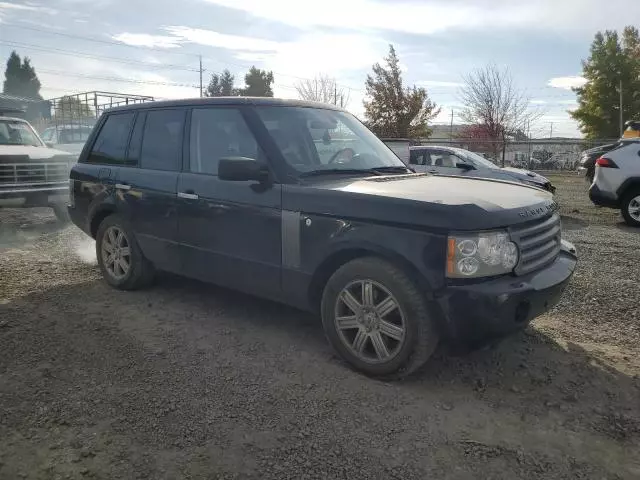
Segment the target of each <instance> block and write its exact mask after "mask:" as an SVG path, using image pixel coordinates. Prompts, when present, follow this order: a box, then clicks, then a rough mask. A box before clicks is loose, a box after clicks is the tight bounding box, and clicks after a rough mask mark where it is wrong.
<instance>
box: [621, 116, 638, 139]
mask: <svg viewBox="0 0 640 480" xmlns="http://www.w3.org/2000/svg"><path fill="white" fill-rule="evenodd" d="M624 126H625V130H624V132H623V133H622V138H640V120H629V121H628V122H627V123H625V124H624Z"/></svg>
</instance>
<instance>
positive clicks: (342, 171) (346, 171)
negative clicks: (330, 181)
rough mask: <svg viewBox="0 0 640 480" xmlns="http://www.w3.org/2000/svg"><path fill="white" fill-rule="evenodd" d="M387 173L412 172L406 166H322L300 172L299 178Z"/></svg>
mask: <svg viewBox="0 0 640 480" xmlns="http://www.w3.org/2000/svg"><path fill="white" fill-rule="evenodd" d="M387 173H413V172H412V171H411V170H409V169H408V168H406V167H400V166H396V167H393V166H392V167H374V168H324V169H320V170H311V171H310V172H303V173H301V174H300V177H301V178H304V177H315V176H319V175H363V174H365V175H367V174H369V175H371V174H373V175H384V174H387Z"/></svg>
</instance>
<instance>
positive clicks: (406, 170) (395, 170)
mask: <svg viewBox="0 0 640 480" xmlns="http://www.w3.org/2000/svg"><path fill="white" fill-rule="evenodd" d="M369 171H370V172H380V173H416V172H414V171H413V170H412V169H410V168H408V167H400V166H391V167H375V168H371V169H369Z"/></svg>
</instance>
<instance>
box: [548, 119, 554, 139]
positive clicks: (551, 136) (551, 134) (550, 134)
mask: <svg viewBox="0 0 640 480" xmlns="http://www.w3.org/2000/svg"><path fill="white" fill-rule="evenodd" d="M549 138H553V122H551V132H550V133H549Z"/></svg>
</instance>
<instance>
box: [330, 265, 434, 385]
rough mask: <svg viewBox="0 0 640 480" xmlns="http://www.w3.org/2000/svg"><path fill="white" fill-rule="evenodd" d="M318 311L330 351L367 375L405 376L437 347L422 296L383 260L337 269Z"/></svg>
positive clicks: (407, 280) (430, 320) (408, 280)
mask: <svg viewBox="0 0 640 480" xmlns="http://www.w3.org/2000/svg"><path fill="white" fill-rule="evenodd" d="M321 310H322V324H323V327H324V331H325V334H326V336H327V338H328V339H329V342H330V343H331V345H332V346H333V348H334V349H335V350H336V351H337V352H338V353H339V354H340V356H341V357H342V358H343V359H345V360H346V361H347V362H348V363H349V364H350V365H351V366H352V367H354V368H355V369H357V370H359V371H361V372H363V373H365V374H367V375H370V376H375V377H393V378H400V377H404V376H407V375H409V374H411V373H412V372H414V371H415V370H417V369H418V368H419V367H421V366H422V365H423V364H424V363H425V362H426V361H427V360H428V358H429V357H430V356H431V355H432V354H433V352H434V351H435V349H436V347H437V345H438V340H439V336H438V332H437V329H436V326H435V323H434V321H433V319H432V317H431V315H430V314H429V309H428V306H427V302H426V299H425V294H424V292H421V291H420V289H418V288H417V286H416V285H415V283H414V282H413V281H412V280H411V279H410V278H409V277H408V276H407V275H406V274H405V273H404V272H403V271H402V270H401V269H400V268H398V267H397V266H395V265H393V264H392V263H390V262H387V261H385V260H382V259H378V258H373V257H367V258H359V259H356V260H352V261H351V262H348V263H347V264H345V265H343V266H342V267H340V268H339V269H338V270H337V271H336V272H335V273H334V274H333V275H332V276H331V278H330V279H329V281H328V282H327V284H326V286H325V289H324V293H323V296H322V305H321Z"/></svg>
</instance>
